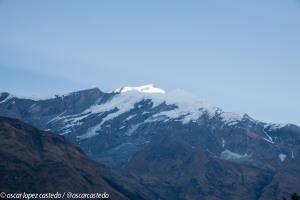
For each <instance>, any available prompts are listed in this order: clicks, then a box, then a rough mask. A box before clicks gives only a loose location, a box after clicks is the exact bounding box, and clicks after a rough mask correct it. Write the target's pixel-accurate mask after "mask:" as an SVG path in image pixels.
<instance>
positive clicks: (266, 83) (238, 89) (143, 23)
mask: <svg viewBox="0 0 300 200" xmlns="http://www.w3.org/2000/svg"><path fill="white" fill-rule="evenodd" d="M149 83H153V84H154V85H155V86H157V87H160V88H163V89H165V90H167V91H170V90H174V89H183V90H186V91H188V92H190V93H192V94H194V95H196V96H198V97H199V98H201V99H203V100H205V101H207V102H209V103H210V104H212V105H215V106H219V107H221V108H223V109H224V110H225V111H239V112H246V113H249V114H250V115H251V116H252V117H254V118H256V119H258V120H262V121H267V122H282V123H287V122H290V123H296V124H300V103H299V102H300V92H299V91H300V1H299V0H285V1H282V0H245V1H240V0H226V1H223V0H197V1H196V0H195V1H190V0H187V1H176V0H172V1H171V0H168V1H167V0H151V1H140V0H136V1H132V0H127V1H121V0H119V1H115V0H111V1H104V0H103V1H71V0H69V1H66V0H61V1H58V0H51V1H50V0H49V1H31V0H27V1H17V0H10V1H6V0H1V1H0V91H8V92H11V93H14V94H17V95H25V96H30V95H41V96H44V95H49V94H53V93H60V92H67V91H73V90H78V89H82V88H89V87H94V86H96V87H99V88H100V89H101V90H103V91H111V90H114V89H115V88H117V87H120V86H125V85H129V86H138V85H144V84H149Z"/></svg>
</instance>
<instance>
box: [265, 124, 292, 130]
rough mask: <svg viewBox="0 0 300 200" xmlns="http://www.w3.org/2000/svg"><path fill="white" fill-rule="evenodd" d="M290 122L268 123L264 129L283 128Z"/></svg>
mask: <svg viewBox="0 0 300 200" xmlns="http://www.w3.org/2000/svg"><path fill="white" fill-rule="evenodd" d="M287 125H288V124H274V123H267V124H265V125H264V129H267V130H268V131H275V130H277V129H281V128H283V127H285V126H287Z"/></svg>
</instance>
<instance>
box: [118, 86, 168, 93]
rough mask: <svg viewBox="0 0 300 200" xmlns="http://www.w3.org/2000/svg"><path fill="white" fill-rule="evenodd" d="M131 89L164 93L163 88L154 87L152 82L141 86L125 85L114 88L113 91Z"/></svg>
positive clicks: (119, 91)
mask: <svg viewBox="0 0 300 200" xmlns="http://www.w3.org/2000/svg"><path fill="white" fill-rule="evenodd" d="M131 91H135V92H141V93H161V94H164V93H165V91H164V90H163V89H160V88H156V87H154V85H153V84H149V85H143V86H139V87H128V86H125V87H121V88H118V89H116V90H115V91H114V92H115V93H123V92H131Z"/></svg>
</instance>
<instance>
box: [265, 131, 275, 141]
mask: <svg viewBox="0 0 300 200" xmlns="http://www.w3.org/2000/svg"><path fill="white" fill-rule="evenodd" d="M264 133H265V135H266V136H267V137H268V138H264V140H265V141H267V142H269V143H271V144H274V143H275V142H274V141H273V138H272V137H271V136H270V135H269V134H268V133H267V132H265V131H264Z"/></svg>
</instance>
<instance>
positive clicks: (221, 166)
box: [0, 85, 300, 199]
mask: <svg viewBox="0 0 300 200" xmlns="http://www.w3.org/2000/svg"><path fill="white" fill-rule="evenodd" d="M0 115H3V116H9V117H15V118H18V119H21V120H24V121H26V122H28V123H30V124H32V125H35V126H37V127H39V128H41V129H44V130H51V131H52V132H55V133H57V134H60V135H64V136H65V137H67V138H68V139H69V140H70V141H72V142H73V143H75V144H76V145H78V146H79V147H80V148H82V149H83V151H84V152H86V153H87V154H88V155H89V156H90V157H91V158H93V159H94V160H96V161H98V162H99V163H104V164H106V165H108V166H110V167H113V168H116V169H118V170H121V171H123V172H124V173H130V174H131V175H132V176H135V177H136V179H137V180H138V181H139V182H140V183H142V184H143V185H145V186H147V187H150V188H152V189H153V190H154V191H155V192H156V193H157V194H159V195H160V198H161V199H168V197H170V195H173V196H172V198H173V199H199V198H201V199H240V198H241V197H242V196H243V199H276V198H280V197H281V196H288V194H289V193H291V192H295V191H298V192H299V191H300V183H299V180H300V171H299V167H297V166H300V128H299V127H298V126H296V125H292V124H270V123H264V122H260V121H258V120H255V119H252V118H251V117H250V116H248V115H247V114H243V113H230V112H224V111H223V110H221V109H220V108H217V107H214V106H210V105H208V104H207V103H205V102H203V101H201V100H199V99H198V98H196V97H193V96H192V95H190V94H187V93H185V92H183V91H174V92H170V93H165V92H164V91H163V90H162V89H159V88H155V87H153V86H152V85H147V86H142V87H123V88H119V89H117V90H115V91H114V92H110V93H105V92H102V91H100V90H99V89H97V88H94V89H89V90H83V91H78V92H74V93H70V94H67V95H61V96H56V97H53V98H49V99H42V100H34V99H28V98H18V97H14V96H13V95H11V94H8V93H2V94H1V96H0Z"/></svg>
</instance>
